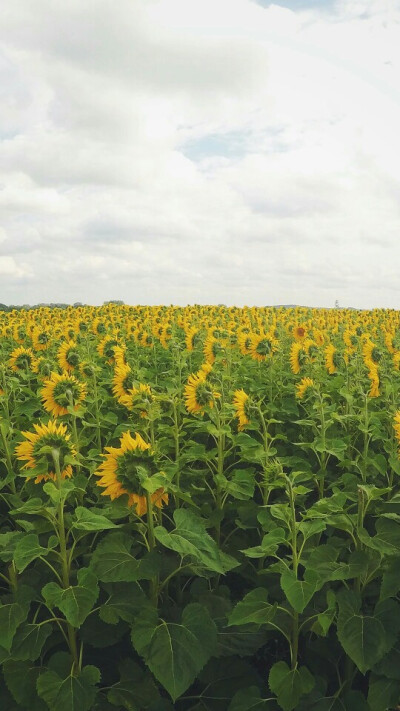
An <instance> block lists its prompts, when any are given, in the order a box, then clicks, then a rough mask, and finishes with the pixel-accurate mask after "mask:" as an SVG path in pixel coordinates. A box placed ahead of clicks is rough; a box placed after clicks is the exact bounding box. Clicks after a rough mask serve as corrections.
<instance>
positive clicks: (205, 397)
mask: <svg viewBox="0 0 400 711" xmlns="http://www.w3.org/2000/svg"><path fill="white" fill-rule="evenodd" d="M211 398H212V392H211V390H210V389H209V387H208V385H207V383H199V384H198V385H197V387H196V401H197V403H198V404H199V405H200V406H201V407H205V406H206V405H208V404H209V402H210V400H211Z"/></svg>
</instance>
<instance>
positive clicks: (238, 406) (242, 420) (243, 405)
mask: <svg viewBox="0 0 400 711" xmlns="http://www.w3.org/2000/svg"><path fill="white" fill-rule="evenodd" d="M233 395H234V397H233V406H234V408H235V410H236V412H235V417H237V419H238V420H239V425H238V430H239V431H241V430H242V429H243V428H244V426H245V425H248V424H249V422H250V417H249V410H248V406H249V396H248V394H247V393H246V392H245V391H244V390H235V392H234V394H233Z"/></svg>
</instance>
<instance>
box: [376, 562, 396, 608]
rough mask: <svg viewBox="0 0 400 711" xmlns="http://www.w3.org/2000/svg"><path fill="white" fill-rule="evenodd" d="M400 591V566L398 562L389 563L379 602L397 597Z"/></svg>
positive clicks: (383, 579)
mask: <svg viewBox="0 0 400 711" xmlns="http://www.w3.org/2000/svg"><path fill="white" fill-rule="evenodd" d="M399 590H400V565H399V563H398V561H397V560H393V561H391V562H390V563H389V565H388V567H387V569H386V570H385V572H384V574H383V576H382V583H381V591H380V596H379V600H386V599H387V598H389V597H395V595H397V593H398V592H399Z"/></svg>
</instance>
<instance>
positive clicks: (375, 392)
mask: <svg viewBox="0 0 400 711" xmlns="http://www.w3.org/2000/svg"><path fill="white" fill-rule="evenodd" d="M368 378H369V379H370V381H371V387H370V391H369V393H368V395H369V397H379V395H380V391H379V372H378V367H377V365H375V363H373V362H372V361H371V362H370V366H369V371H368Z"/></svg>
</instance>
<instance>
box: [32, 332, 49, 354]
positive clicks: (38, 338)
mask: <svg viewBox="0 0 400 711" xmlns="http://www.w3.org/2000/svg"><path fill="white" fill-rule="evenodd" d="M50 341H51V333H50V329H48V328H34V329H33V331H32V344H33V347H34V349H35V351H45V350H46V348H48V347H49V344H50Z"/></svg>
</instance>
